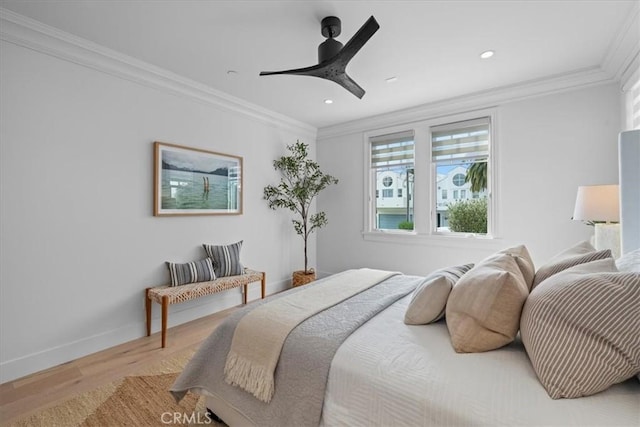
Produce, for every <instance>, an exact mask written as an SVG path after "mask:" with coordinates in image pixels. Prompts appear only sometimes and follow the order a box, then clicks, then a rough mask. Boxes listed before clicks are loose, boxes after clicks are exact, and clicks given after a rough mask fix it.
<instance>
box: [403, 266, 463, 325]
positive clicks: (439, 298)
mask: <svg viewBox="0 0 640 427" xmlns="http://www.w3.org/2000/svg"><path fill="white" fill-rule="evenodd" d="M472 267H473V264H466V265H458V266H455V267H448V268H443V269H440V270H436V271H434V272H433V273H431V274H430V275H428V276H427V277H426V278H425V279H424V281H423V282H422V283H421V284H419V285H418V287H417V288H416V290H415V291H413V295H412V296H411V302H410V303H409V306H408V307H407V311H406V312H405V314H404V323H406V324H407V325H426V324H427V323H433V322H436V321H438V320H440V319H442V318H443V317H444V309H445V307H446V305H447V298H449V293H451V288H453V285H455V284H456V282H457V281H458V279H460V277H462V275H463V274H464V273H466V272H467V271H469V270H471V268H472Z"/></svg>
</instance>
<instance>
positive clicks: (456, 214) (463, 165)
mask: <svg viewBox="0 0 640 427" xmlns="http://www.w3.org/2000/svg"><path fill="white" fill-rule="evenodd" d="M430 131H431V162H432V165H433V167H432V170H434V171H435V177H434V178H435V179H434V181H435V182H434V185H435V186H436V188H439V189H453V200H446V199H444V198H442V197H438V198H437V200H436V209H435V218H433V222H434V224H435V230H436V231H438V232H457V233H475V234H487V226H488V203H487V201H488V200H487V195H488V194H489V182H488V174H487V168H488V164H489V163H488V161H489V141H490V135H491V122H490V119H489V117H483V118H478V119H473V120H465V121H461V122H455V123H448V124H443V125H439V126H433V127H431V128H430ZM435 193H436V194H440V193H439V192H438V191H436V192H435ZM469 195H472V197H469Z"/></svg>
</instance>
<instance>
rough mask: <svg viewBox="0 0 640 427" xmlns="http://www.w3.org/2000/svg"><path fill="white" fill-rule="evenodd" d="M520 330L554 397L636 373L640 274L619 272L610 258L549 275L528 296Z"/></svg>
mask: <svg viewBox="0 0 640 427" xmlns="http://www.w3.org/2000/svg"><path fill="white" fill-rule="evenodd" d="M598 269H600V270H601V271H600V272H596V273H594V272H593V271H594V270H598ZM520 334H521V336H522V342H523V343H524V346H525V348H526V350H527V354H528V355H529V358H530V359H531V363H532V365H533V368H534V370H535V372H536V375H537V376H538V379H539V380H540V382H541V383H542V385H543V386H544V388H545V389H546V390H547V393H548V394H549V396H551V398H553V399H559V398H574V397H580V396H589V395H592V394H595V393H598V392H600V391H603V390H605V389H607V388H609V387H610V386H611V385H613V384H616V383H619V382H622V381H624V380H626V379H628V378H631V377H632V376H634V375H636V374H637V373H638V372H640V345H639V343H640V273H633V272H630V273H626V272H616V268H615V263H614V262H613V260H609V259H607V260H599V261H594V262H590V263H586V264H582V265H578V266H575V267H573V268H569V269H567V270H565V271H563V272H561V273H558V274H556V275H554V276H552V277H550V278H549V279H547V280H545V281H544V282H542V283H541V284H540V285H539V286H538V287H536V288H535V289H534V290H533V291H532V292H531V295H529V298H527V302H526V303H525V306H524V308H523V311H522V319H521V322H520Z"/></svg>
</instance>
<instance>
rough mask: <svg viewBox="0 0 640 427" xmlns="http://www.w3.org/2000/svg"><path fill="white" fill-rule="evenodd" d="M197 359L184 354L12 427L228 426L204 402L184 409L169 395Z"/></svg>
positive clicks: (192, 400)
mask: <svg viewBox="0 0 640 427" xmlns="http://www.w3.org/2000/svg"><path fill="white" fill-rule="evenodd" d="M193 353H194V350H189V351H185V352H182V353H180V354H178V355H176V356H172V357H171V358H169V359H167V360H164V361H162V362H158V363H156V364H154V365H152V366H150V367H148V368H145V369H144V370H142V371H140V372H138V373H137V374H136V375H130V376H127V377H124V378H122V379H120V380H118V381H114V382H112V383H110V384H107V385H105V386H103V387H100V388H98V389H95V390H92V391H89V392H86V393H81V394H78V395H76V396H74V397H72V398H70V399H68V400H66V401H64V402H62V403H59V404H57V405H55V406H52V407H49V408H47V409H44V410H42V411H39V412H37V413H35V414H32V415H29V416H27V417H25V418H22V419H19V420H17V421H14V422H13V423H11V424H9V426H11V427H27V426H29V427H31V426H42V427H44V426H47V427H50V426H60V427H62V426H64V427H80V426H81V427H105V426H109V427H111V426H162V425H170V426H198V425H209V426H216V427H221V426H225V424H220V423H216V422H215V421H213V420H212V419H211V418H210V417H209V416H208V415H207V412H206V408H205V403H204V401H205V399H204V398H203V397H199V396H197V395H194V394H192V393H188V394H187V395H186V396H185V398H184V399H183V400H182V401H181V402H180V403H179V404H178V403H176V402H175V400H174V399H173V396H172V395H171V394H170V393H169V391H168V390H169V388H170V387H171V385H172V384H173V382H174V381H175V379H176V377H177V376H178V374H179V373H180V372H181V371H182V369H183V368H184V366H185V365H186V363H187V362H188V361H189V359H190V358H191V356H192V355H193Z"/></svg>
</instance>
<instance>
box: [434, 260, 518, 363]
mask: <svg viewBox="0 0 640 427" xmlns="http://www.w3.org/2000/svg"><path fill="white" fill-rule="evenodd" d="M528 294H529V289H528V286H527V284H526V283H525V280H524V277H523V275H522V272H521V271H520V268H519V267H518V264H517V262H516V259H515V257H514V256H512V255H509V254H501V253H498V254H494V255H492V256H490V257H489V258H486V259H485V260H483V261H482V262H480V264H478V265H476V266H475V267H474V268H472V269H471V270H470V271H469V272H468V273H467V274H465V275H464V276H462V277H461V278H460V280H459V281H458V283H456V285H455V286H454V287H453V289H452V290H451V294H450V295H449V299H448V301H447V308H446V317H447V327H448V328H449V334H450V335H451V343H452V345H453V348H454V349H455V351H456V352H458V353H473V352H481V351H488V350H493V349H496V348H500V347H502V346H504V345H506V344H509V343H510V342H511V341H513V339H514V338H515V336H516V334H517V333H518V326H519V323H520V312H521V311H522V305H523V304H524V302H525V300H526V299H527V295H528Z"/></svg>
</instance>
